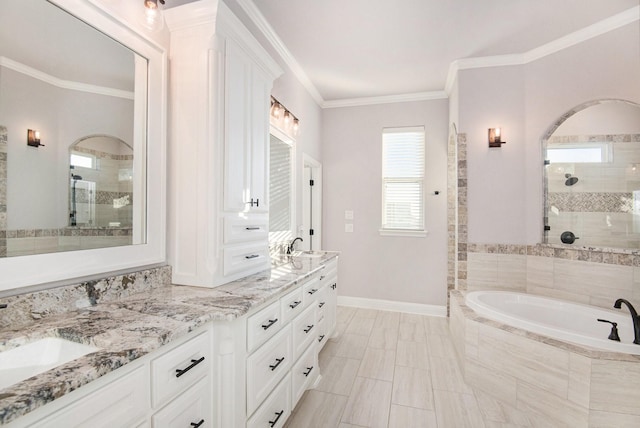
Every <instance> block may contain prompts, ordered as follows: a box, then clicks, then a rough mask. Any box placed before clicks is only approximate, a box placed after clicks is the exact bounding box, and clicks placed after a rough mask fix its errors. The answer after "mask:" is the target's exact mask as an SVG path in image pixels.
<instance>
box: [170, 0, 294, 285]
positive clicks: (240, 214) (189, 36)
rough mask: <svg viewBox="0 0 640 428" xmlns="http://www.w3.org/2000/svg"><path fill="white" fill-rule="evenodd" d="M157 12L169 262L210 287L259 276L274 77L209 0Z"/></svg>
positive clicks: (177, 277)
mask: <svg viewBox="0 0 640 428" xmlns="http://www.w3.org/2000/svg"><path fill="white" fill-rule="evenodd" d="M212 3H215V2H192V3H188V4H185V5H181V6H178V7H174V8H170V9H167V10H166V11H165V19H166V22H167V26H168V27H169V29H170V31H171V62H170V74H171V79H170V94H171V99H172V103H173V105H175V106H176V108H173V109H172V110H171V112H170V115H171V120H170V123H171V126H170V133H169V149H170V155H169V157H168V160H169V201H170V203H169V216H168V217H169V243H168V244H169V245H168V246H169V263H170V264H171V265H172V267H173V278H172V282H173V283H174V284H182V285H194V286H202V287H216V286H218V285H221V284H224V283H227V282H230V281H233V280H236V279H239V278H242V277H245V276H247V275H250V274H252V273H256V272H259V271H261V270H264V269H268V268H269V266H270V258H269V242H268V232H269V231H268V228H269V222H268V213H269V198H268V193H269V192H268V189H269V180H268V171H269V107H270V96H271V88H272V86H273V81H274V79H275V78H276V77H278V76H279V75H280V74H281V73H282V70H281V69H280V67H279V66H278V65H277V63H276V62H275V61H273V59H272V58H270V57H269V55H268V54H267V53H266V51H265V50H264V49H263V48H262V46H261V45H260V44H259V43H258V41H257V40H255V38H254V37H253V36H252V35H251V33H250V32H249V31H248V30H247V29H246V28H245V27H244V26H243V25H242V23H241V22H240V21H239V20H238V19H237V18H236V17H235V16H234V15H233V13H232V12H231V11H230V9H229V8H228V7H227V6H226V5H225V4H224V3H223V2H218V3H217V5H214V4H212Z"/></svg>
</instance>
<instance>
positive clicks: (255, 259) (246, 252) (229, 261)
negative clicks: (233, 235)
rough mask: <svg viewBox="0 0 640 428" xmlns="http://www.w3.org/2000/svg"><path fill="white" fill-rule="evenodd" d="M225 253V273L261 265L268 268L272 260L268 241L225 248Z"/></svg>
mask: <svg viewBox="0 0 640 428" xmlns="http://www.w3.org/2000/svg"><path fill="white" fill-rule="evenodd" d="M223 253H224V256H223V257H224V274H225V275H231V274H233V273H237V272H240V271H243V270H245V269H252V268H257V267H259V266H261V265H264V268H265V269H267V268H268V267H269V263H270V260H271V259H270V257H269V245H268V244H266V243H260V244H251V245H238V246H233V247H229V248H225V249H224V250H223Z"/></svg>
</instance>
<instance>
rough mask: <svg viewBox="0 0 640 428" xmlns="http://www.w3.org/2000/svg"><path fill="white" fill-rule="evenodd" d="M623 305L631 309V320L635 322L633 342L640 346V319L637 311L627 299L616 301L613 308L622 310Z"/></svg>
mask: <svg viewBox="0 0 640 428" xmlns="http://www.w3.org/2000/svg"><path fill="white" fill-rule="evenodd" d="M623 303H624V304H625V305H627V308H629V312H631V319H632V320H633V336H634V338H635V339H634V340H633V343H635V344H637V345H640V317H638V313H637V312H636V309H635V308H634V307H633V305H632V304H631V303H629V301H628V300H625V299H618V300H616V303H614V305H613V307H614V308H616V309H620V308H621V307H622V304H623Z"/></svg>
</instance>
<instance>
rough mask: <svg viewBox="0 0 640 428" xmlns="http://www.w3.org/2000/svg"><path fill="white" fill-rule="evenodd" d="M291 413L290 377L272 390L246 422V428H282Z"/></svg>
mask: <svg viewBox="0 0 640 428" xmlns="http://www.w3.org/2000/svg"><path fill="white" fill-rule="evenodd" d="M290 413H291V375H290V374H288V375H287V376H286V377H285V378H284V379H282V381H281V382H280V384H279V385H278V386H277V387H276V389H274V390H273V392H272V393H271V395H270V396H269V398H267V399H266V400H265V402H264V403H263V404H262V406H260V408H259V409H258V410H257V411H256V413H255V414H254V415H253V416H252V417H251V419H249V421H248V422H247V428H282V427H283V426H284V424H285V422H286V421H287V418H288V417H289V414H290Z"/></svg>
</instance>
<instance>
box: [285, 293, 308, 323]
mask: <svg viewBox="0 0 640 428" xmlns="http://www.w3.org/2000/svg"><path fill="white" fill-rule="evenodd" d="M303 301H304V299H303V291H302V287H297V288H296V289H295V290H293V291H292V292H290V293H289V294H287V295H286V296H284V297H282V298H281V299H280V311H281V313H282V321H283V322H285V323H286V322H289V321H291V320H292V319H293V318H295V317H296V316H297V315H298V314H299V313H301V312H302V309H304V303H303Z"/></svg>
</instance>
